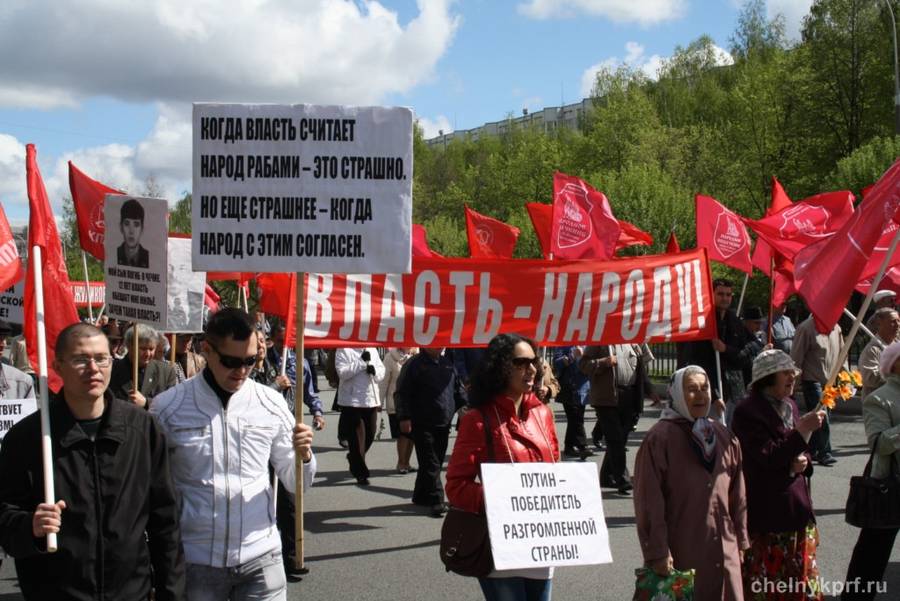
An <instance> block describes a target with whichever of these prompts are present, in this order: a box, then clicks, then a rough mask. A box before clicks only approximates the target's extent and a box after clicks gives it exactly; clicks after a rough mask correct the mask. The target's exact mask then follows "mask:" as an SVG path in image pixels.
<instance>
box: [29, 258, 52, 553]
mask: <svg viewBox="0 0 900 601" xmlns="http://www.w3.org/2000/svg"><path fill="white" fill-rule="evenodd" d="M31 258H32V263H31V265H32V269H33V270H34V300H35V313H36V317H37V351H38V353H37V359H38V388H39V390H40V398H39V402H40V408H41V459H42V465H43V469H44V503H48V504H50V505H53V504H54V503H56V491H55V487H54V485H53V442H52V440H51V438H50V396H49V386H48V383H47V378H48V373H49V371H48V367H47V331H46V327H45V325H44V273H43V271H41V247H40V246H33V247H32V248H31ZM57 549H59V547H58V546H57V544H56V533H54V532H50V533H48V534H47V552H48V553H56V551H57Z"/></svg>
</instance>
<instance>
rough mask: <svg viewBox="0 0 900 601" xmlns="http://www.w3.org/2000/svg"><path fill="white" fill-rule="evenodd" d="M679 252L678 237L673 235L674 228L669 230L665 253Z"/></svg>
mask: <svg viewBox="0 0 900 601" xmlns="http://www.w3.org/2000/svg"><path fill="white" fill-rule="evenodd" d="M680 252H681V246H680V245H679V244H678V238H676V237H675V230H672V231H671V232H669V241H668V242H666V254H667V255H674V254H675V253H680Z"/></svg>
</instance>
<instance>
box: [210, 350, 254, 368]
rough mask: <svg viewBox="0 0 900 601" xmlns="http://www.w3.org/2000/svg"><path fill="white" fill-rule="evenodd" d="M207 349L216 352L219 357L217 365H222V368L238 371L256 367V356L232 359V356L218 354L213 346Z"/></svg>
mask: <svg viewBox="0 0 900 601" xmlns="http://www.w3.org/2000/svg"><path fill="white" fill-rule="evenodd" d="M209 348H211V349H212V350H214V351H216V354H217V355H218V356H219V363H221V364H222V367H225V368H227V369H240V368H242V367H253V366H254V365H256V355H250V356H248V357H234V356H232V355H223V354H222V353H221V352H219V349H217V348H216V347H214V346H213V345H209Z"/></svg>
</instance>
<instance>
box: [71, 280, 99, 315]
mask: <svg viewBox="0 0 900 601" xmlns="http://www.w3.org/2000/svg"><path fill="white" fill-rule="evenodd" d="M90 285H91V287H90V297H88V294H86V291H85V287H84V282H72V298H73V299H74V301H75V306H76V307H78V308H79V309H83V308H84V307H87V306H88V298H90V303H91V306H92V307H102V306H103V303H104V302H106V282H90Z"/></svg>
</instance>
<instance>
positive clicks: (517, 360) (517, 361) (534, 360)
mask: <svg viewBox="0 0 900 601" xmlns="http://www.w3.org/2000/svg"><path fill="white" fill-rule="evenodd" d="M512 364H513V365H515V366H516V367H519V368H522V367H528V366H529V365H534V366H535V367H538V366H540V364H541V358H540V357H513V359H512Z"/></svg>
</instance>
